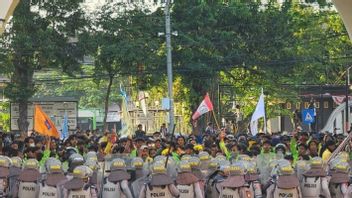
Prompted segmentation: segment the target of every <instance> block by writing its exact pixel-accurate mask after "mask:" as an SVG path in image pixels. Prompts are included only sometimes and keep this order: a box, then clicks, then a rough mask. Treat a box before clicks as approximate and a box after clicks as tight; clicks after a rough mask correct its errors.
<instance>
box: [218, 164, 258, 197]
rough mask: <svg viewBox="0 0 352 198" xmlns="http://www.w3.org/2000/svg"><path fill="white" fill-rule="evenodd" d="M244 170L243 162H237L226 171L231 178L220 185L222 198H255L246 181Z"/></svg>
mask: <svg viewBox="0 0 352 198" xmlns="http://www.w3.org/2000/svg"><path fill="white" fill-rule="evenodd" d="M244 169H245V167H244V164H243V162H241V161H238V162H235V163H233V164H232V165H230V166H229V167H228V168H227V169H225V172H226V173H227V174H228V175H229V176H228V177H227V178H226V179H225V180H224V181H222V182H221V183H220V184H219V186H220V188H221V190H220V197H238V198H246V197H253V194H252V193H251V191H250V190H249V188H248V185H247V183H246V181H245V179H244V175H245V173H244Z"/></svg>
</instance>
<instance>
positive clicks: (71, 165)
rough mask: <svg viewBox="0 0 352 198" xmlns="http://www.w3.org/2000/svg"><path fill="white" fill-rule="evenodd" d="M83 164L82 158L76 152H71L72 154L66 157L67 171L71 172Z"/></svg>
mask: <svg viewBox="0 0 352 198" xmlns="http://www.w3.org/2000/svg"><path fill="white" fill-rule="evenodd" d="M83 164H84V158H83V157H82V155H80V154H77V153H73V154H72V155H70V156H69V158H68V170H67V171H68V172H69V173H72V172H73V170H74V169H75V168H76V167H78V166H81V165H83Z"/></svg>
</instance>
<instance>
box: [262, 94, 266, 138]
mask: <svg viewBox="0 0 352 198" xmlns="http://www.w3.org/2000/svg"><path fill="white" fill-rule="evenodd" d="M262 95H263V98H264V99H265V95H264V89H263V88H262ZM265 109H266V108H265V100H264V133H266V132H267V123H266V110H265Z"/></svg>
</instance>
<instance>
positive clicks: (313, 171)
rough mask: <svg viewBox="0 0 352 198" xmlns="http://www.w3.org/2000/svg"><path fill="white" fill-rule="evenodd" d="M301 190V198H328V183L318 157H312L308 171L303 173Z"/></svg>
mask: <svg viewBox="0 0 352 198" xmlns="http://www.w3.org/2000/svg"><path fill="white" fill-rule="evenodd" d="M301 190H302V196H303V197H307V198H310V197H312V198H313V197H319V196H320V195H322V196H324V197H325V198H330V197H331V195H330V192H329V183H328V180H327V172H326V171H325V169H324V168H323V160H322V159H321V158H320V157H314V158H312V159H311V160H310V169H309V170H308V171H306V172H305V173H303V178H302V182H301Z"/></svg>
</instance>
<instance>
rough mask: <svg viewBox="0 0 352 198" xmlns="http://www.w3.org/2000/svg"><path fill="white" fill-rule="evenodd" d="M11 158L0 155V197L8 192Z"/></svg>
mask: <svg viewBox="0 0 352 198" xmlns="http://www.w3.org/2000/svg"><path fill="white" fill-rule="evenodd" d="M10 166H11V159H10V158H8V157H6V156H2V155H0V197H7V196H8V194H9V176H10Z"/></svg>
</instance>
